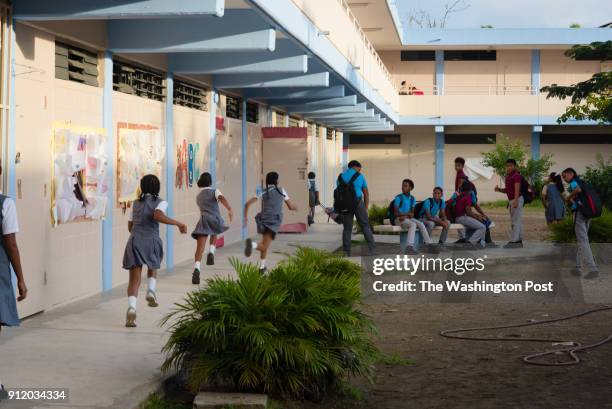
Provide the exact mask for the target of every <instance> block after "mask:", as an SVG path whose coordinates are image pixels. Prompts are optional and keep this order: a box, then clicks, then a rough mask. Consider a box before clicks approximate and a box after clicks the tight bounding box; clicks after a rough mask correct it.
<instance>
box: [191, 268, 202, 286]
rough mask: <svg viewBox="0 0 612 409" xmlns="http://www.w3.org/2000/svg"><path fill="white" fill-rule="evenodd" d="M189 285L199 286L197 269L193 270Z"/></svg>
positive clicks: (198, 271)
mask: <svg viewBox="0 0 612 409" xmlns="http://www.w3.org/2000/svg"><path fill="white" fill-rule="evenodd" d="M191 284H196V285H197V284H200V270H198V269H197V268H196V269H194V270H193V274H192V275H191Z"/></svg>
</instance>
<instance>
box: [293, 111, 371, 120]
mask: <svg viewBox="0 0 612 409" xmlns="http://www.w3.org/2000/svg"><path fill="white" fill-rule="evenodd" d="M304 116H305V117H306V118H308V119H312V120H313V121H326V120H330V121H331V120H337V121H342V120H352V119H357V118H374V117H375V115H374V110H373V109H366V111H365V112H340V113H331V114H329V113H328V114H312V113H306V114H304Z"/></svg>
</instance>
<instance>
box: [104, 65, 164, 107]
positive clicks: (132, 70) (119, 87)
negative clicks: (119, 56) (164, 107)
mask: <svg viewBox="0 0 612 409" xmlns="http://www.w3.org/2000/svg"><path fill="white" fill-rule="evenodd" d="M113 89H114V90H115V91H119V92H124V93H126V94H133V95H138V96H139V97H143V98H148V99H153V100H155V101H165V100H166V80H165V79H164V77H163V76H162V74H159V73H157V72H154V71H151V70H149V69H146V68H141V67H137V66H135V65H131V64H127V63H124V62H120V61H114V62H113Z"/></svg>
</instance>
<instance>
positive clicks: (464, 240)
mask: <svg viewBox="0 0 612 409" xmlns="http://www.w3.org/2000/svg"><path fill="white" fill-rule="evenodd" d="M463 243H467V240H466V239H459V240H457V241H456V242H455V244H463Z"/></svg>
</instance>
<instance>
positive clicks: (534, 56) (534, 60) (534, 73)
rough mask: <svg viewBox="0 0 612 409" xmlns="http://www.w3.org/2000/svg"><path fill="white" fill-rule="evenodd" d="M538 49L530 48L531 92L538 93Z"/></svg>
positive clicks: (539, 76)
mask: <svg viewBox="0 0 612 409" xmlns="http://www.w3.org/2000/svg"><path fill="white" fill-rule="evenodd" d="M540 71H541V70H540V50H531V94H532V95H539V94H540V87H541V84H540V78H541V74H540Z"/></svg>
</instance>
